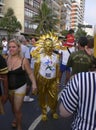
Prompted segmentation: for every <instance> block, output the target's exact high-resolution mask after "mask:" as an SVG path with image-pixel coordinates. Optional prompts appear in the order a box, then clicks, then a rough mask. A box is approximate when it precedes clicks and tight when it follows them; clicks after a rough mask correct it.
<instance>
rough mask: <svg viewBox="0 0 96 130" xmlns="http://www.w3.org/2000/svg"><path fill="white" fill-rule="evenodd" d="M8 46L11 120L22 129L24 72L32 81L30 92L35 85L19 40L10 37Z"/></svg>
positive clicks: (13, 125) (24, 89) (24, 88)
mask: <svg viewBox="0 0 96 130" xmlns="http://www.w3.org/2000/svg"><path fill="white" fill-rule="evenodd" d="M8 47H9V56H8V59H7V65H8V70H9V72H8V83H9V100H10V103H11V105H12V111H13V113H14V117H15V118H14V120H13V122H12V127H17V130H22V126H21V124H22V112H21V108H22V104H23V99H24V96H25V94H26V76H25V73H26V72H27V74H28V76H29V78H30V80H31V82H32V92H34V91H36V89H37V86H36V82H35V78H34V75H33V72H32V70H31V68H30V64H29V61H28V60H27V59H26V58H23V56H22V54H21V46H20V42H19V41H18V40H16V39H12V40H10V41H9V43H8Z"/></svg>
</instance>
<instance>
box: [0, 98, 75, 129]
mask: <svg viewBox="0 0 96 130" xmlns="http://www.w3.org/2000/svg"><path fill="white" fill-rule="evenodd" d="M33 98H34V99H35V100H34V101H32V102H24V103H23V108H22V113H23V117H22V126H23V130H70V129H71V122H72V119H73V118H72V117H70V118H67V119H64V118H61V117H59V119H58V120H54V119H52V118H51V114H50V111H49V110H48V111H49V112H48V121H46V122H44V121H41V110H40V107H39V104H38V99H37V97H36V96H33ZM12 120H13V114H12V111H11V105H10V103H9V101H8V102H7V103H6V104H5V114H4V115H0V130H16V129H15V128H12V127H11V122H12Z"/></svg>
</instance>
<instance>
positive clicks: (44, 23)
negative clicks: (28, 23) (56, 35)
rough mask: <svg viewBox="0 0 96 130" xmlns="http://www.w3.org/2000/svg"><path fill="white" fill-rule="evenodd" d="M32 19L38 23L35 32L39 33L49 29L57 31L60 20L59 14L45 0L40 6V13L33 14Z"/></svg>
mask: <svg viewBox="0 0 96 130" xmlns="http://www.w3.org/2000/svg"><path fill="white" fill-rule="evenodd" d="M32 21H33V23H35V24H37V28H36V30H35V32H36V33H38V34H44V33H46V32H48V31H56V25H57V23H58V22H59V20H58V18H57V16H56V15H55V14H54V12H53V11H52V9H50V8H49V7H48V6H47V3H46V1H45V0H44V1H43V3H42V4H41V6H40V8H38V14H36V15H34V16H33V18H32Z"/></svg>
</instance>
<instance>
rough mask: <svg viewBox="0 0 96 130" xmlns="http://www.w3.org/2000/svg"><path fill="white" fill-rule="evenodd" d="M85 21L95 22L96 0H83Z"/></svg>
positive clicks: (93, 23)
mask: <svg viewBox="0 0 96 130" xmlns="http://www.w3.org/2000/svg"><path fill="white" fill-rule="evenodd" d="M85 22H87V23H88V24H90V25H95V24H96V0H85Z"/></svg>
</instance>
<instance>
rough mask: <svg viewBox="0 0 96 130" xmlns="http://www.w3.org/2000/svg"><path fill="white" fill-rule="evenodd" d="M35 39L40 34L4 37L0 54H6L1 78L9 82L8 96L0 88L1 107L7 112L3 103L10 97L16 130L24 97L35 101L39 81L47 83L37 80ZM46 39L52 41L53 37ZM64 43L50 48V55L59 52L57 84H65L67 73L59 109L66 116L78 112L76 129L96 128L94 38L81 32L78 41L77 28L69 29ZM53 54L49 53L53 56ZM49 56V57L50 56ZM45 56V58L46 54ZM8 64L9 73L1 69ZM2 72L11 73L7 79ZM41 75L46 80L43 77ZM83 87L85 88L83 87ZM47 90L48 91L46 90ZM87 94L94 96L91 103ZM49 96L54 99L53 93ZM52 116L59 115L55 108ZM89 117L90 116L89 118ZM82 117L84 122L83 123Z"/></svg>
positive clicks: (92, 129)
mask: <svg viewBox="0 0 96 130" xmlns="http://www.w3.org/2000/svg"><path fill="white" fill-rule="evenodd" d="M36 41H37V38H35V37H32V38H31V39H26V38H25V37H24V36H23V35H21V36H19V37H18V38H17V39H11V40H10V41H7V39H6V38H3V39H2V48H3V49H2V53H1V55H0V56H1V57H2V58H1V59H3V58H4V59H5V60H1V59H0V81H2V83H5V82H6V84H3V86H4V87H5V88H6V89H4V91H5V95H6V97H4V96H3V97H2V95H3V94H2V91H1V90H0V93H1V94H0V95H1V96H0V97H2V98H0V110H1V111H0V112H1V113H4V111H3V106H4V104H5V103H6V101H7V99H8V98H9V100H10V103H11V106H12V112H13V113H14V119H13V121H12V127H17V130H22V126H21V122H22V112H21V108H22V104H23V101H27V102H30V101H33V100H34V99H33V98H31V94H32V93H35V92H36V91H37V90H38V83H39V85H40V84H42V86H43V85H44V83H43V82H42V83H41V81H39V79H38V81H37V80H36V75H34V73H35V72H34V71H35V69H34V67H35V63H37V61H36V59H35V58H34V57H32V55H31V53H32V52H33V51H34V50H35V49H36V46H35V43H36ZM47 42H50V40H49V41H47ZM48 45H49V44H48ZM77 45H78V46H77ZM61 46H62V47H61V49H58V50H54V49H52V48H51V49H52V50H51V51H53V52H52V54H51V55H53V53H54V54H55V55H58V56H59V62H57V63H58V65H59V73H60V74H59V80H58V85H57V86H58V87H60V86H61V85H62V84H61V79H62V75H63V74H64V75H65V79H63V85H62V86H63V87H62V89H63V90H62V92H61V97H60V101H61V104H60V113H61V115H62V116H64V117H66V116H70V115H71V114H73V113H76V118H75V120H74V124H73V129H74V130H75V127H76V128H78V129H80V130H87V129H86V128H87V127H88V130H95V129H96V106H95V105H94V103H95V100H96V91H95V90H96V84H95V82H96V81H95V80H96V78H95V77H96V76H95V75H94V74H93V73H92V74H91V73H90V72H89V71H90V70H91V68H94V66H95V65H94V64H95V62H93V61H95V60H94V58H93V54H94V52H93V51H94V50H93V48H94V41H93V39H87V37H84V36H82V37H80V38H79V39H78V41H77V43H75V37H74V31H73V30H72V29H71V30H69V33H68V35H66V40H62V39H61ZM47 47H49V46H47ZM49 48H50V47H49ZM65 48H66V49H65ZM45 49H46V48H45ZM46 51H48V48H47V49H46ZM45 54H46V55H48V56H49V53H48V54H47V53H45ZM46 55H45V57H46ZM51 55H50V56H49V57H51ZM48 56H47V57H46V58H48ZM53 56H54V55H53ZM42 59H43V60H45V59H44V57H43V58H42ZM40 62H41V61H40ZM3 63H4V66H3ZM57 63H56V64H57ZM1 64H2V66H1ZM93 65H94V66H93ZM6 68H7V71H6V73H5V72H4V73H2V70H3V69H6ZM55 69H57V68H55ZM80 72H81V73H80ZM76 74H77V75H76ZM2 75H4V76H6V75H8V77H7V78H8V79H6V80H5V79H3V78H4V77H3V76H2ZM40 78H41V77H40ZM41 79H42V80H43V78H41ZM4 80H5V81H4ZM7 80H8V81H7ZM49 81H50V79H49V80H48V82H47V80H46V82H47V86H46V85H45V87H48V84H49V85H51V84H50V82H49ZM7 82H8V83H7ZM37 82H38V83H37ZM54 82H55V81H54ZM51 83H52V79H51ZM88 83H89V84H88ZM53 84H55V83H53ZM56 84H57V80H56ZM56 84H55V86H56ZM1 86H2V85H1ZM31 86H32V87H31ZM90 86H91V87H92V91H91V90H90V89H91V87H90ZM71 87H72V88H71ZM80 87H81V88H80ZM83 87H84V88H86V89H84V88H83ZM87 87H89V88H87ZM41 88H42V87H41ZM68 88H69V89H68ZM43 89H44V88H43ZM53 89H54V87H53ZM59 89H60V88H59ZM79 89H80V90H79ZM87 89H88V90H87ZM54 90H55V89H54ZM89 90H90V92H89ZM44 91H45V92H46V90H44ZM56 91H57V90H56ZM86 91H87V92H86ZM48 92H49V91H48ZM58 92H59V91H58ZM69 93H70V94H69ZM56 94H57V92H55V93H54V95H56ZM84 94H86V96H87V99H85V97H84ZM92 94H94V95H92ZM39 96H41V95H39ZM43 96H44V95H43ZM49 96H50V94H49ZM88 96H90V98H91V99H90V104H89V103H88ZM42 98H43V97H42ZM57 98H58V97H57V96H56V97H55V100H53V101H54V102H55V101H56V100H57ZM79 98H81V101H80V100H79ZM50 100H52V98H51V97H50ZM83 101H84V102H85V104H86V106H84V103H83ZM2 102H3V106H2V105H1V104H2ZM42 102H43V103H45V101H43V100H42V101H41V104H42ZM86 102H87V103H86ZM17 104H18V106H17ZM50 104H51V103H50V101H49V106H52V105H50ZM91 105H92V107H91ZM43 106H44V105H43ZM54 107H55V106H54ZM56 107H57V105H56ZM84 107H86V108H84ZM87 107H89V109H87ZM54 110H55V109H54ZM85 110H86V111H87V113H86V114H84V112H85ZM92 111H93V113H92ZM44 112H45V111H43V116H42V119H43V120H46V119H47V117H46V116H45V115H46V112H45V113H44ZM44 114H45V115H44ZM83 114H84V116H83ZM90 114H91V119H89V118H90ZM94 115H95V116H94ZM53 117H54V119H55V118H56V119H57V118H58V117H57V115H56V111H55V114H53ZM87 117H89V118H88V119H87ZM82 121H84V122H83V123H82ZM88 122H89V123H88ZM88 124H90V125H88ZM92 125H93V126H92ZM82 127H84V128H82Z"/></svg>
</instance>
